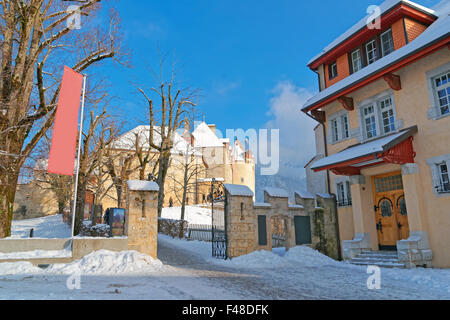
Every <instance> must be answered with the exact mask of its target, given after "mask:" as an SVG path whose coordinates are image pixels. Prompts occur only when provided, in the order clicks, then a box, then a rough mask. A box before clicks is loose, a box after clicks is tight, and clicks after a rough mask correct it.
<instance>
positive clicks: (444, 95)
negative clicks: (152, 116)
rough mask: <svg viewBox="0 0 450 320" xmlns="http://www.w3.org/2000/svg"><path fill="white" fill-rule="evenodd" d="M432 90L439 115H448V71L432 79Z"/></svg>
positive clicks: (449, 111)
mask: <svg viewBox="0 0 450 320" xmlns="http://www.w3.org/2000/svg"><path fill="white" fill-rule="evenodd" d="M434 90H435V94H436V98H437V102H438V107H439V112H440V115H445V114H448V113H450V71H448V72H446V73H445V74H443V75H441V76H438V77H436V78H435V79H434Z"/></svg>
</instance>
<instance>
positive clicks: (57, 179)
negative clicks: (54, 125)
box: [32, 135, 73, 213]
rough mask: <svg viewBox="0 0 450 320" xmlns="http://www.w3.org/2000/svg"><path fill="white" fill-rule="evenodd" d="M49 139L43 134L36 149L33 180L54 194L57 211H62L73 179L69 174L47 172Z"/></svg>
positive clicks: (67, 203)
mask: <svg viewBox="0 0 450 320" xmlns="http://www.w3.org/2000/svg"><path fill="white" fill-rule="evenodd" d="M50 145H51V144H50V139H49V137H48V136H47V135H44V138H43V143H42V145H41V148H40V150H38V151H37V159H36V161H35V162H34V166H33V168H32V170H33V177H34V180H33V182H34V183H35V185H36V186H37V187H39V188H41V189H44V190H49V191H50V192H52V193H53V194H54V195H55V198H56V201H57V202H58V212H59V213H63V212H64V209H65V208H66V207H68V206H69V205H70V200H71V198H72V194H73V179H72V177H70V176H62V175H58V174H52V173H48V172H47V155H48V153H49V151H50Z"/></svg>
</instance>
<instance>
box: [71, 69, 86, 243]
mask: <svg viewBox="0 0 450 320" xmlns="http://www.w3.org/2000/svg"><path fill="white" fill-rule="evenodd" d="M86 78H87V76H86V75H83V98H82V100H81V120H80V121H81V122H80V135H79V138H78V156H77V166H76V168H77V170H76V176H75V192H74V198H73V208H72V238H74V237H75V235H74V233H75V215H76V209H77V194H78V176H79V171H80V156H81V139H82V137H83V118H84V100H85V97H86Z"/></svg>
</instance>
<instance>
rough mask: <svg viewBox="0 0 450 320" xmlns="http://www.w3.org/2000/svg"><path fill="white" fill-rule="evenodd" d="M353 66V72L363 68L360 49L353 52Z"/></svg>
mask: <svg viewBox="0 0 450 320" xmlns="http://www.w3.org/2000/svg"><path fill="white" fill-rule="evenodd" d="M352 66H353V72H357V71H359V70H361V69H362V59H361V50H360V49H358V50H355V51H353V52H352Z"/></svg>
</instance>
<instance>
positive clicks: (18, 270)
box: [0, 262, 43, 289]
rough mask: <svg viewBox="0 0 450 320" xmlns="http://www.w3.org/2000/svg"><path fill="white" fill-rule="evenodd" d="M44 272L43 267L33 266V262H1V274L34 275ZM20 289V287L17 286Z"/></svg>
mask: <svg viewBox="0 0 450 320" xmlns="http://www.w3.org/2000/svg"><path fill="white" fill-rule="evenodd" d="M41 273H43V271H42V269H40V268H38V267H35V266H33V264H32V263H31V262H4V263H0V276H11V275H18V274H19V275H25V274H28V275H30V274H31V275H33V274H41ZM17 289H19V288H17Z"/></svg>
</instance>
